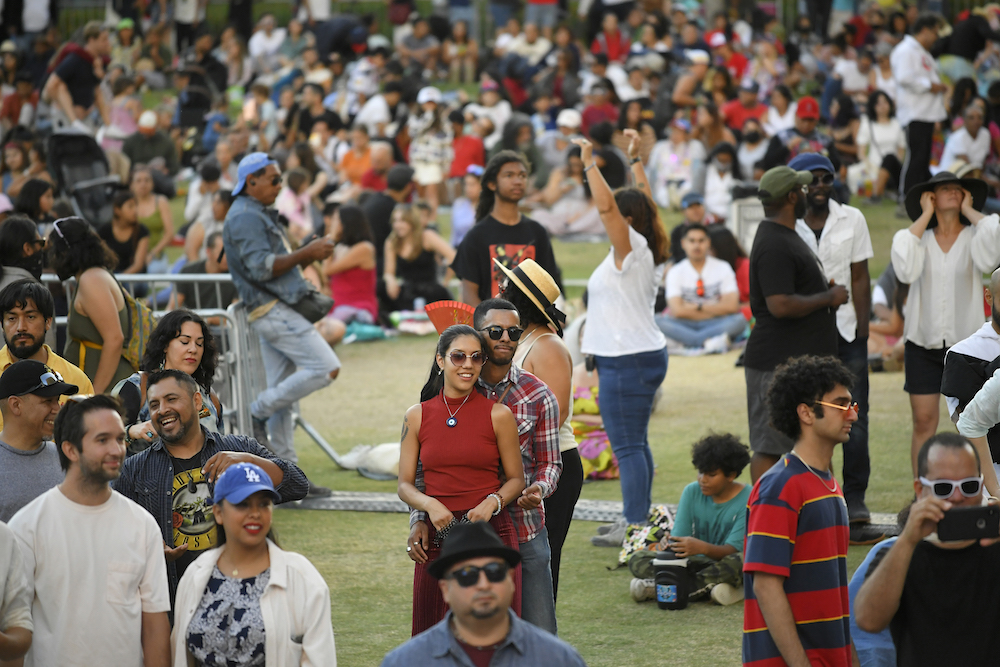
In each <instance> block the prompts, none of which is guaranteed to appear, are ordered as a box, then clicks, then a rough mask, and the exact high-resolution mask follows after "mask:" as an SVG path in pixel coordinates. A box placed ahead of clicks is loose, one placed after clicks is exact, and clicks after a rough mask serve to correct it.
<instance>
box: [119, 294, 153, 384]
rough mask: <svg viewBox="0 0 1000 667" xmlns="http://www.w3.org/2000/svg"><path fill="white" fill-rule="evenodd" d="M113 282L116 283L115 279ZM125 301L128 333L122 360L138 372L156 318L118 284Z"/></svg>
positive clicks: (147, 307) (144, 305) (126, 333)
mask: <svg viewBox="0 0 1000 667" xmlns="http://www.w3.org/2000/svg"><path fill="white" fill-rule="evenodd" d="M115 282H118V281H117V279H115ZM118 287H119V289H121V291H122V297H123V298H124V299H125V308H126V309H127V310H128V331H126V332H125V345H124V346H123V347H122V358H124V359H125V361H127V362H128V363H129V364H130V365H131V366H132V368H134V369H135V370H139V364H140V363H142V357H143V355H144V354H145V353H146V342H147V341H148V340H149V334H150V333H152V331H153V328H154V327H155V326H156V318H155V317H153V311H152V310H150V309H149V306H147V305H146V304H145V303H143V302H142V301H136V299H135V297H133V296H132V295H131V294H130V293H129V292H128V290H126V289H125V288H124V287H122V285H121V283H118Z"/></svg>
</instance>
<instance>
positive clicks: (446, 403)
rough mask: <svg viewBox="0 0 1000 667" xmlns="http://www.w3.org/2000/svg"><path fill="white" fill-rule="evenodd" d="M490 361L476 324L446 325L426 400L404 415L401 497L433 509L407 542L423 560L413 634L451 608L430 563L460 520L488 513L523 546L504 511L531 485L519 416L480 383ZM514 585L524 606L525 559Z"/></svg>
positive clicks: (416, 581) (509, 541)
mask: <svg viewBox="0 0 1000 667" xmlns="http://www.w3.org/2000/svg"><path fill="white" fill-rule="evenodd" d="M484 363H486V350H485V347H484V345H483V340H482V338H480V336H479V333H478V332H477V331H476V330H475V329H473V328H472V327H470V326H466V325H463V324H459V325H455V326H452V327H448V328H447V329H445V331H444V333H442V334H441V338H440V339H439V340H438V345H437V352H436V354H435V358H434V365H433V366H432V367H431V375H430V378H429V379H428V380H427V384H425V385H424V388H423V390H422V391H421V392H420V400H421V403H419V404H418V405H414V406H413V407H411V408H410V409H409V410H407V411H406V416H405V417H404V418H403V433H402V437H401V447H400V455H399V488H398V490H399V497H400V499H401V500H402V501H403V502H405V503H406V504H407V505H409V506H410V507H412V508H414V509H415V510H418V511H421V512H423V513H424V515H425V517H426V518H424V520H423V521H424V524H425V526H426V527H424V526H415V527H414V529H413V530H411V533H410V539H409V540H408V541H407V547H406V551H407V553H408V554H409V556H410V558H411V559H412V560H413V561H414V563H416V566H415V567H414V572H413V634H414V635H417V634H419V633H421V632H423V631H424V630H427V629H428V628H430V627H431V626H433V625H435V624H436V623H437V622H438V621H440V620H441V619H443V618H444V617H445V614H446V613H447V611H448V607H447V605H446V604H445V602H444V599H443V598H442V596H441V591H440V590H439V586H438V581H437V579H435V578H433V577H431V576H430V575H429V574H428V573H427V565H429V564H430V563H432V562H433V561H434V560H435V559H436V558H437V556H438V553H439V552H440V546H441V544H440V543H441V541H442V540H443V539H444V536H445V535H446V534H447V532H448V530H450V526H451V525H452V524H453V522H457V521H489V522H490V524H491V525H492V526H493V528H494V530H496V532H497V534H498V535H499V536H500V539H502V540H503V542H504V544H506V545H507V546H509V547H511V548H513V549H517V534H516V532H515V530H514V524H513V523H512V521H511V518H510V514H509V513H508V512H506V511H503V510H504V508H505V507H506V506H507V505H508V504H509V503H512V502H514V501H516V500H517V498H518V497H519V496H520V494H521V491H522V489H524V468H523V466H522V464H521V448H520V444H519V442H518V437H517V423H516V422H515V421H514V415H513V414H512V413H511V411H510V409H509V408H507V406H505V405H503V403H502V402H500V401H498V402H496V403H494V402H493V401H491V400H489V399H488V398H486V397H485V396H483V395H482V394H480V393H479V392H478V391H476V381H477V380H478V379H479V373H480V371H481V370H482V367H483V364H484ZM501 471H502V475H501ZM418 475H419V476H420V478H421V479H420V481H419V483H418ZM514 585H515V589H516V590H515V593H514V603H513V607H514V611H515V612H516V613H518V614H520V609H521V568H520V566H518V567H517V568H516V569H515V570H514Z"/></svg>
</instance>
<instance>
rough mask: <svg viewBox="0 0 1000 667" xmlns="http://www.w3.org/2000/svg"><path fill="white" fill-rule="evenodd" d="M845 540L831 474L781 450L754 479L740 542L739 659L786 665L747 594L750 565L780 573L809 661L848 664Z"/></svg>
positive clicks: (756, 666) (755, 664)
mask: <svg viewBox="0 0 1000 667" xmlns="http://www.w3.org/2000/svg"><path fill="white" fill-rule="evenodd" d="M831 488H832V489H833V491H831V490H830V489H831ZM847 544H848V524H847V504H846V503H845V502H844V494H843V492H842V491H841V489H840V486H839V485H838V484H837V481H836V478H835V477H833V476H832V475H830V474H828V473H825V472H817V473H816V474H813V472H811V471H810V469H809V468H807V467H806V465H805V464H804V463H803V462H802V461H801V460H800V459H799V458H798V457H797V456H795V455H793V454H786V455H785V456H783V457H782V458H781V460H780V461H778V463H777V464H776V465H775V466H774V467H773V468H771V469H770V470H769V471H768V472H767V473H765V474H764V475H762V476H761V478H760V479H759V480H757V484H755V485H754V488H753V492H752V493H751V494H750V502H749V504H748V505H747V537H746V543H745V546H744V549H743V579H744V586H743V590H744V593H745V595H746V598H745V600H744V603H743V664H744V665H745V666H747V667H779V666H782V665H785V661H784V659H782V657H781V653H780V652H779V651H778V647H777V645H775V643H774V639H773V638H772V637H771V633H770V632H768V629H767V623H766V622H765V621H764V616H763V614H762V613H761V611H760V607H759V606H758V604H757V599H756V597H755V596H754V592H753V581H754V573H756V572H766V573H769V574H775V575H778V576H780V577H785V584H784V588H785V595H787V596H788V602H789V604H790V605H791V608H792V616H793V617H794V618H795V626H796V630H797V631H798V635H799V639H800V640H801V642H802V646H803V647H804V648H805V650H806V654H807V655H808V656H809V660H810V662H811V663H812V664H813V665H823V666H825V667H848V666H849V665H850V664H851V640H850V629H849V628H850V606H849V603H848V593H847V584H848V581H849V579H848V576H847Z"/></svg>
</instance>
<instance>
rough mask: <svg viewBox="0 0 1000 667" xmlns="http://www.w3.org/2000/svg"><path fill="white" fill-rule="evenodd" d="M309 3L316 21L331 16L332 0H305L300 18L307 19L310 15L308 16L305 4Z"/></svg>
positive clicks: (301, 19) (327, 18)
mask: <svg viewBox="0 0 1000 667" xmlns="http://www.w3.org/2000/svg"><path fill="white" fill-rule="evenodd" d="M306 2H308V3H309V13H310V14H312V17H313V20H314V21H326V20H329V18H330V0H305V2H303V3H302V7H301V8H300V9H299V20H300V21H303V22H305V21H307V20H309V17H308V16H306V10H305V4H306Z"/></svg>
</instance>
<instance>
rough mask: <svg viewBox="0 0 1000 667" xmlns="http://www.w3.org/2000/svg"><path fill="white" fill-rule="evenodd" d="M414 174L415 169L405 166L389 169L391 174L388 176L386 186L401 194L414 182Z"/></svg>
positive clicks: (398, 165) (399, 165)
mask: <svg viewBox="0 0 1000 667" xmlns="http://www.w3.org/2000/svg"><path fill="white" fill-rule="evenodd" d="M413 174H414V171H413V169H412V168H411V167H408V166H406V165H405V164H397V165H394V166H393V167H392V168H391V169H389V174H388V175H387V176H386V179H385V180H386V185H387V186H388V188H389V189H390V190H395V191H396V192H400V191H401V190H402V189H403V188H405V187H406V185H407V184H408V183H409V182H410V181H412V180H413Z"/></svg>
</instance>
